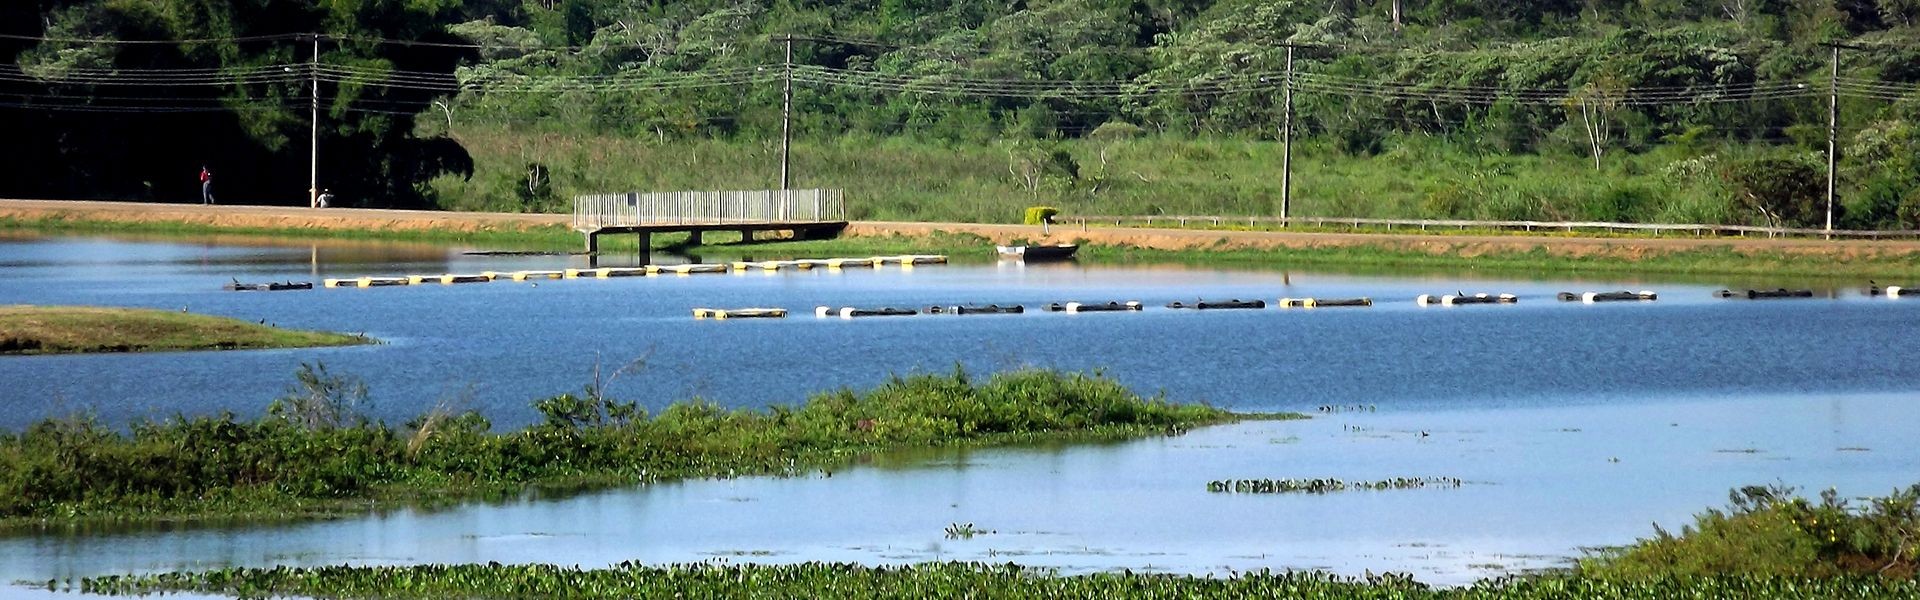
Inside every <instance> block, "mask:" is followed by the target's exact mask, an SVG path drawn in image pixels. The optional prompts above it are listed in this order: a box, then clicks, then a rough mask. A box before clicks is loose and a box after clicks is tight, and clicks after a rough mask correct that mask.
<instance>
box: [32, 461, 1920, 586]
mask: <svg viewBox="0 0 1920 600" xmlns="http://www.w3.org/2000/svg"><path fill="white" fill-rule="evenodd" d="M1733 497H1734V503H1733V506H1732V507H1730V508H1729V509H1728V510H1727V511H1719V510H1712V511H1708V512H1706V513H1703V514H1702V515H1700V517H1699V518H1698V520H1697V522H1696V526H1695V527H1690V528H1687V529H1686V530H1684V531H1682V532H1681V533H1680V534H1679V535H1670V534H1667V533H1666V532H1658V535H1657V536H1656V537H1654V538H1650V539H1647V540H1642V541H1640V542H1639V543H1636V544H1634V545H1632V546H1629V547H1626V548H1622V549H1618V550H1614V551H1610V552H1608V553H1607V554H1606V555H1604V556H1601V557H1597V558H1594V559H1590V560H1587V561H1585V562H1583V563H1581V564H1580V565H1579V566H1578V567H1577V568H1575V569H1571V570H1562V571H1554V572H1548V573H1542V574H1537V575H1531V576H1521V577H1507V578H1501V579H1492V580H1484V581H1481V582H1478V583H1476V584H1474V585H1472V586H1469V587H1463V588H1439V589H1436V588H1431V587H1428V586H1425V585H1422V584H1420V583H1418V582H1416V581H1414V580H1413V579H1411V578H1410V577H1407V576H1398V575H1385V576H1369V577H1366V578H1343V577H1336V576H1330V575H1326V574H1322V573H1312V572H1297V573H1271V572H1265V571H1262V572H1256V573H1244V574H1237V575H1233V576H1229V577H1224V578H1216V577H1192V576H1183V575H1153V574H1136V573H1132V572H1125V573H1100V574H1092V575H1079V576H1060V575H1058V574H1056V573H1054V572H1053V571H1051V570H1048V569H1033V568H1023V567H1019V566H1016V565H1011V564H1008V565H987V564H977V563H928V564H921V565H914V566H906V567H867V566H860V565H851V564H824V563H803V564H795V565H721V564H711V563H701V564H686V565H667V566H648V565H641V564H634V563H623V564H619V565H615V566H613V567H611V568H606V569H593V570H582V569H580V568H578V567H572V568H569V567H561V566H555V565H537V564H536V565H501V564H498V563H494V564H490V565H422V566H380V567H350V566H339V567H318V568H272V569H250V568H236V569H220V570H214V571H206V572H200V573H170V574H161V575H133V576H110V577H98V578H91V579H86V580H82V581H79V582H74V581H72V580H68V581H48V582H46V587H47V588H48V589H53V590H74V589H78V590H80V591H85V592H91V593H100V594H119V595H130V594H149V593H156V592H166V591H193V592H203V593H218V594H235V595H240V596H247V597H262V596H270V595H282V594H284V595H296V596H312V597H327V598H388V599H407V598H448V597H464V598H639V597H716V598H795V597H834V598H841V597H848V598H855V597H857V598H924V597H959V596H978V597H994V598H1183V599H1185V598H1268V597H1283V598H1323V599H1328V600H1345V599H1356V600H1358V599H1380V600H1386V599H1394V600H1547V599H1553V600H1564V599H1575V598H1577V599H1582V600H1612V599H1618V600H1628V599H1633V600H1666V599H1669V598H1714V599H1716V600H1739V599H1755V600H1759V599H1768V600H1773V599H1808V600H1814V599H1818V600H1826V599H1830V598H1855V599H1860V600H1878V599H1882V598H1885V599H1889V600H1891V599H1896V598H1898V599H1906V598H1914V597H1920V580H1915V579H1914V570H1913V567H1914V565H1915V562H1916V561H1915V558H1914V555H1913V550H1914V544H1916V543H1917V542H1920V514H1917V513H1916V510H1915V508H1916V500H1920V485H1916V486H1914V487H1913V488H1911V489H1909V490H1904V491H1897V492H1895V493H1894V494H1892V495H1890V496H1887V497H1884V498H1876V499H1871V500H1869V501H1868V502H1867V505H1866V506H1864V507H1850V506H1848V505H1847V504H1846V503H1845V502H1842V501H1840V500H1838V499H1836V498H1834V497H1833V495H1832V494H1831V493H1829V494H1826V495H1823V497H1822V499H1821V501H1820V502H1818V503H1814V502H1810V501H1808V500H1805V499H1800V498H1795V497H1793V496H1792V492H1791V490H1785V489H1779V488H1746V489H1743V490H1739V491H1736V492H1735V493H1734V496H1733Z"/></svg>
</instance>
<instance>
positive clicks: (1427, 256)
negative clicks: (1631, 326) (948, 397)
mask: <svg viewBox="0 0 1920 600" xmlns="http://www.w3.org/2000/svg"><path fill="white" fill-rule="evenodd" d="M569 221H570V216H568V215H552V214H521V213H456V212H442V211H423V210H391V209H353V208H330V209H309V208H299V207H267V206H239V205H220V206H211V207H209V206H201V205H181V204H149V203H134V202H98V201H58V200H0V231H9V230H11V231H41V232H72V233H81V234H87V233H138V234H161V235H202V234H207V235H252V236H273V237H297V238H309V239H337V238H349V239H373V240H394V241H417V242H460V243H472V244H485V245H490V246H494V247H500V248H508V249H547V250H555V251H576V250H578V249H579V247H580V246H581V245H582V239H581V237H582V236H581V234H580V233H578V232H575V231H573V230H571V229H570V228H569ZM723 235H726V234H723ZM709 237H710V238H712V237H720V236H709ZM631 239H632V238H631V237H630V236H620V235H614V236H609V237H608V238H607V240H606V244H605V245H606V247H607V248H609V249H620V248H623V247H624V248H631V247H632V242H631V241H630V240H631ZM655 239H656V243H655V246H654V247H655V248H657V249H658V248H673V247H675V244H676V243H678V240H680V239H682V238H681V237H680V236H678V235H675V234H669V235H663V236H655ZM1018 241H1027V242H1031V243H1080V244H1082V245H1083V246H1084V247H1083V248H1082V253H1081V254H1082V256H1085V257H1092V258H1098V259H1102V260H1113V261H1117V262H1150V261H1151V262H1168V261H1173V262H1179V261H1186V262H1211V263H1223V262H1224V263H1249V264H1282V265H1287V266H1316V265H1339V266H1408V267H1455V268H1467V269H1487V270H1513V271H1556V272H1635V273H1686V274H1765V275H1802V276H1828V277H1883V278H1901V277H1920V241H1913V240H1831V241H1830V240H1815V239H1753V238H1673V237H1575V236H1544V235H1517V234H1516V235H1489V234H1483V233H1428V234H1405V233H1340V232H1280V231H1224V230H1200V229H1162V228H1133V227H1085V228H1083V227H1067V226H1059V227H1053V228H1051V230H1050V231H1048V232H1043V231H1042V228H1041V227H1039V226H1032V225H1009V224H986V223H909V222H886V221H855V222H852V223H851V224H849V226H848V227H847V229H846V232H845V235H844V236H843V237H842V238H840V239H835V240H824V241H806V242H790V241H767V242H758V243H754V244H738V245H716V244H714V243H711V242H710V243H709V244H707V245H706V246H703V247H710V248H722V249H727V250H739V251H742V252H753V251H755V249H764V250H766V251H771V252H779V251H785V250H791V251H795V252H799V251H808V250H813V249H834V248H848V249H851V250H854V251H858V250H860V249H865V248H875V249H886V250H894V249H912V250H920V251H936V252H945V253H949V254H956V255H959V254H965V253H970V252H974V251H976V250H978V251H979V252H980V253H982V255H985V253H986V251H987V249H986V248H985V246H987V245H990V244H1005V243H1009V242H1018Z"/></svg>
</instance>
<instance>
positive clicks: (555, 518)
mask: <svg viewBox="0 0 1920 600" xmlns="http://www.w3.org/2000/svg"><path fill="white" fill-rule="evenodd" d="M1916 420H1920V402H1915V398H1914V397H1913V396H1911V395H1905V394H1896V395H1847V396H1794V397H1760V398H1749V399H1742V400H1724V401H1713V402H1698V401H1674V402H1653V403H1623V404H1618V405H1583V406H1572V407H1539V408H1520V409H1504V410H1477V409H1448V410H1439V411H1397V410H1382V411H1380V412H1377V413H1374V412H1360V413H1336V414H1331V415H1324V416H1321V417H1319V418H1316V419H1314V420H1311V421H1300V422H1260V423H1246V424H1240V425H1233V426H1225V427H1216V428H1208V429H1202V430H1199V431H1195V432H1192V433H1189V434H1187V435H1185V436H1181V437H1177V438H1166V439H1155V440H1147V441H1140V442H1132V443H1125V444H1111V445H1099V446H1074V447H1068V448H1064V449H1052V450H1048V449H1032V448H1025V449H998V450H985V451H979V450H976V451H965V452H946V453H936V454H932V455H927V454H922V455H918V456H914V457H910V458H907V459H899V458H897V457H896V458H893V459H889V460H882V461H878V462H877V463H875V464H874V465H873V466H860V467H855V468H849V469H842V470H838V471H836V472H833V473H831V474H830V475H828V474H814V475H811V476H806V477H798V478H785V479H782V478H758V477H755V478H742V479H733V480H704V481H690V482H683V483H675V484H662V485H655V486H650V487H646V488H640V489H630V490H617V491H609V492H602V493H592V494H585V495H580V496H574V497H570V498H566V499H560V500H542V501H519V502H508V503H500V504H481V505H469V506H462V507H457V508H454V509H449V510H440V511H411V510H402V511H397V512H394V513H390V514H386V515H381V516H374V517H367V518H359V519H348V520H343V521H337V522H327V523H316V524H304V525H291V526H277V527H260V528H254V529H246V530H207V531H175V532H146V533H129V534H119V535H104V536H79V537H64V536H48V537H39V538H30V539H7V540H0V579H46V578H50V577H68V576H84V575H91V574H99V573H123V572H139V571H148V570H174V569H203V568H212V567H222V566H232V565H271V564H286V565H326V564H339V563H352V564H407V563H473V562H486V561H500V562H504V563H516V562H546V563H556V564H579V565H582V566H604V565H609V564H613V563H617V562H621V561H627V560H637V561H643V562H649V563H671V562H689V561H700V560H710V559H716V558H723V559H725V560H728V561H732V562H792V561H805V560H832V561H857V562H862V563H868V564H894V563H911V562H924V561H931V560H977V561H991V562H1005V561H1013V562H1019V563H1022V564H1028V565H1042V566H1051V567H1058V568H1061V569H1063V570H1065V571H1068V572H1085V571H1094V570H1108V569H1120V568H1126V569H1132V570H1135V571H1165V572H1176V573H1213V574H1225V573H1230V572H1234V571H1245V570H1250V569H1259V568H1314V569H1328V570H1332V571H1335V572H1339V573H1344V574H1359V573H1361V572H1363V571H1364V570H1369V569H1371V570H1373V571H1375V572H1380V571H1383V570H1392V571H1404V572H1411V573H1413V574H1415V575H1416V576H1417V577H1418V578H1419V579H1421V580H1422V581H1427V582H1431V583H1440V584H1455V583H1466V582H1469V581H1472V580H1475V579H1478V578H1482V577H1487V576H1493V575H1498V574H1502V573H1508V572H1516V571H1523V570H1527V569H1538V568H1545V567H1552V566H1559V565H1563V564H1565V563H1566V561H1567V560H1568V559H1570V558H1571V557H1575V556H1577V555H1578V553H1579V549H1580V548H1581V547H1589V546H1599V545H1617V544H1624V543H1628V542H1631V541H1633V539H1635V538H1636V537H1638V536H1643V535H1648V534H1650V533H1651V531H1652V528H1651V526H1650V525H1649V523H1650V522H1652V521H1657V522H1659V523H1660V524H1661V525H1663V526H1665V527H1668V528H1669V529H1672V528H1676V527H1677V526H1679V525H1680V524H1682V523H1685V522H1686V520H1687V518H1688V516H1689V515H1691V514H1693V513H1695V512H1697V511H1699V510H1701V509H1704V508H1707V507H1711V506H1717V505H1719V504H1721V503H1722V502H1724V501H1725V498H1726V493H1727V490H1729V489H1731V488H1733V487H1736V486H1740V485H1748V484H1756V483H1762V484H1763V483H1769V482H1775V481H1779V482H1785V483H1788V484H1793V485H1800V486H1805V487H1806V488H1809V489H1810V490H1817V489H1825V488H1826V487H1829V486H1832V487H1837V488H1838V489H1839V490H1840V491H1841V492H1842V494H1843V495H1847V496H1857V495H1878V494H1884V493H1886V492H1889V491H1891V490H1892V489H1894V487H1896V486H1900V485H1905V484H1909V483H1913V478H1914V474H1915V473H1920V447H1915V446H1914V445H1913V444H1911V443H1909V442H1910V439H1909V435H1910V431H1909V430H1910V427H1911V423H1914V422H1916ZM1422 432H1425V433H1426V434H1427V435H1424V436H1423V435H1421V433H1422ZM1420 476H1445V477H1459V478H1461V479H1464V480H1466V481H1467V482H1468V483H1467V484H1466V485H1465V486H1463V487H1461V488H1458V489H1418V490H1399V491H1376V492H1357V491H1356V492H1344V493H1336V494H1327V495H1318V496H1315V495H1291V494H1289V495H1233V494H1217V493H1209V492H1208V491H1206V482H1207V481H1209V480H1213V479H1224V478H1304V477H1335V478H1343V479H1384V478H1391V477H1420ZM954 523H973V524H974V525H975V526H976V527H977V528H979V529H982V530H986V531H988V532H989V533H985V534H982V535H979V536H976V537H973V538H971V539H949V538H947V537H946V535H945V534H944V529H945V528H946V527H947V526H948V525H950V524H954Z"/></svg>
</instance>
